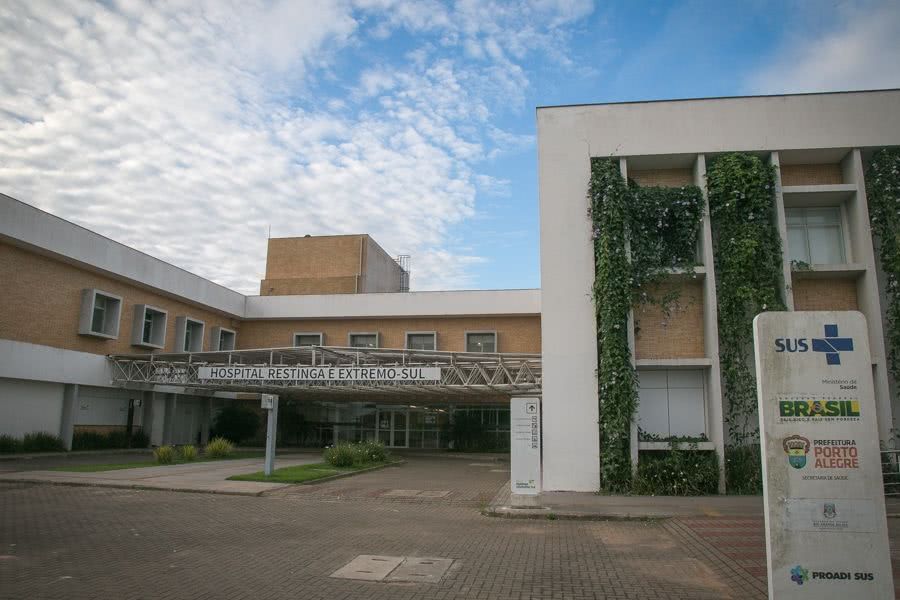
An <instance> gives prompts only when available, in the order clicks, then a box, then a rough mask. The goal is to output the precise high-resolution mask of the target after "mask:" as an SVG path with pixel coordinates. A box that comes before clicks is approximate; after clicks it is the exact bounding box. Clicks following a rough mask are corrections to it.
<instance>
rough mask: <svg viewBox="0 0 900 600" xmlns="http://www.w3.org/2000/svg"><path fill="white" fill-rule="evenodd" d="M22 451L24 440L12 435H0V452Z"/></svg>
mask: <svg viewBox="0 0 900 600" xmlns="http://www.w3.org/2000/svg"><path fill="white" fill-rule="evenodd" d="M21 451H22V440H20V439H19V438H17V437H13V436H11V435H7V434H3V435H0V454H12V453H13V452H21Z"/></svg>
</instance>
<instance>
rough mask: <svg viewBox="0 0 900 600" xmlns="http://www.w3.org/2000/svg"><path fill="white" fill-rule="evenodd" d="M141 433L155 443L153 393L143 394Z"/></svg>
mask: <svg viewBox="0 0 900 600" xmlns="http://www.w3.org/2000/svg"><path fill="white" fill-rule="evenodd" d="M141 431H142V432H144V435H146V436H147V439H148V440H150V443H151V444H152V443H153V392H141Z"/></svg>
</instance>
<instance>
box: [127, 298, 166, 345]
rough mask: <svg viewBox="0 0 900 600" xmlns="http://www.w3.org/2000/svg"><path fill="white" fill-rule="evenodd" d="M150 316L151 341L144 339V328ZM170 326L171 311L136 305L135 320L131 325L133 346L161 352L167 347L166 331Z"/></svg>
mask: <svg viewBox="0 0 900 600" xmlns="http://www.w3.org/2000/svg"><path fill="white" fill-rule="evenodd" d="M148 315H149V316H150V319H151V322H150V339H149V340H145V339H144V327H145V325H146V323H147V317H148ZM168 326H169V311H167V310H165V309H162V308H159V307H158V306H153V305H152V304H135V305H134V320H133V321H132V325H131V345H132V346H137V347H139V348H153V349H156V350H161V349H162V348H165V346H166V330H167V328H168Z"/></svg>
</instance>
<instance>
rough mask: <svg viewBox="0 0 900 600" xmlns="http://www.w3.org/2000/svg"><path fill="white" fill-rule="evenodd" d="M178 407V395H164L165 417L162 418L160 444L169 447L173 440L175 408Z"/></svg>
mask: <svg viewBox="0 0 900 600" xmlns="http://www.w3.org/2000/svg"><path fill="white" fill-rule="evenodd" d="M177 406H178V394H166V395H165V411H166V412H165V416H164V417H163V434H162V443H163V444H165V445H169V444H171V443H173V442H172V440H174V439H175V408H176V407H177Z"/></svg>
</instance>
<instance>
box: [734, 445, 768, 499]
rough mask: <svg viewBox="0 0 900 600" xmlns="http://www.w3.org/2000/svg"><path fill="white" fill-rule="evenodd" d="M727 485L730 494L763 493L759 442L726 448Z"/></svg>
mask: <svg viewBox="0 0 900 600" xmlns="http://www.w3.org/2000/svg"><path fill="white" fill-rule="evenodd" d="M725 487H726V489H727V491H728V493H729V494H762V490H763V480H762V456H761V454H760V450H759V444H752V445H750V446H727V447H726V448H725Z"/></svg>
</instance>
